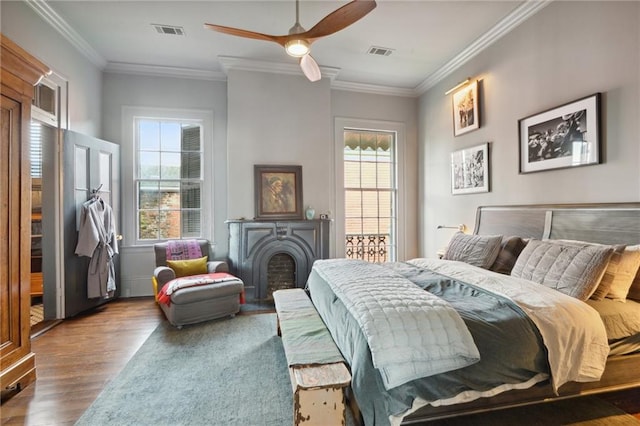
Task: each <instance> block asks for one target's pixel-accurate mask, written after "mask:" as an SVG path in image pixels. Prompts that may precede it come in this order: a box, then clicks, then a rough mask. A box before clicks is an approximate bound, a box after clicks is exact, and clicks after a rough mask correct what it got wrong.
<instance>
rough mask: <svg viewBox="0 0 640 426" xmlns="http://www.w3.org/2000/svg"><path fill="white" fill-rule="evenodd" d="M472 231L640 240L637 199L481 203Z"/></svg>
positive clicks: (604, 241)
mask: <svg viewBox="0 0 640 426" xmlns="http://www.w3.org/2000/svg"><path fill="white" fill-rule="evenodd" d="M475 233H476V234H480V235H492V234H495V235H518V236H521V237H525V238H537V239H546V238H550V239H570V240H581V241H590V242H594V243H601V244H640V203H602V204H533V205H520V206H481V207H478V210H477V212H476V224H475Z"/></svg>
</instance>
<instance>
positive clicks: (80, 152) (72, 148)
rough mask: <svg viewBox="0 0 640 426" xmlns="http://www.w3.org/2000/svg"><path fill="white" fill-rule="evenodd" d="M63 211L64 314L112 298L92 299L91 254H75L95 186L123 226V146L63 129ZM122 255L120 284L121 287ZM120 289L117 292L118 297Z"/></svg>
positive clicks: (67, 316)
mask: <svg viewBox="0 0 640 426" xmlns="http://www.w3.org/2000/svg"><path fill="white" fill-rule="evenodd" d="M62 149H63V157H64V158H63V174H64V178H63V185H64V191H63V200H62V203H63V210H64V212H63V214H64V264H65V269H64V270H65V272H64V274H65V280H64V283H65V289H64V301H65V303H64V305H65V312H64V317H65V318H69V317H71V316H74V315H76V314H78V313H80V312H82V311H86V310H88V309H91V308H94V307H96V306H99V305H102V304H104V303H106V302H108V301H109V300H111V299H103V298H97V299H95V298H94V299H89V298H88V296H87V294H88V293H87V273H88V271H89V260H90V259H89V258H88V257H80V256H78V255H76V254H75V249H76V244H77V242H78V229H79V224H80V208H81V206H82V204H83V203H84V202H85V201H87V200H88V199H89V198H90V197H91V195H92V192H93V191H94V190H97V189H99V196H100V198H102V199H103V200H104V201H105V202H106V203H108V204H109V205H110V206H111V208H112V209H113V213H114V216H115V221H116V227H117V229H119V227H120V146H119V145H117V144H114V143H112V142H107V141H104V140H101V139H96V138H93V137H90V136H87V135H83V134H80V133H76V132H72V131H64V132H63V148H62ZM117 260H118V256H116V287H117V288H118V289H119V288H120V273H119V267H118V265H119V262H118V261H117ZM118 295H119V291H116V294H115V296H114V298H115V297H117V296H118Z"/></svg>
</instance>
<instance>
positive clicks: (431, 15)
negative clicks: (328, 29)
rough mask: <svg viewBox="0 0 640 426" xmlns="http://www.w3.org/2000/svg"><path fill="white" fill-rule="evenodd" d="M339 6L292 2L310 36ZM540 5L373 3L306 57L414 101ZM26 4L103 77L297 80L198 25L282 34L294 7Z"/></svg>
mask: <svg viewBox="0 0 640 426" xmlns="http://www.w3.org/2000/svg"><path fill="white" fill-rule="evenodd" d="M346 3H347V1H332V0H331V1H330V0H322V1H312V0H301V1H300V23H301V24H302V26H303V27H305V28H306V29H310V28H311V27H313V26H314V25H315V24H316V23H317V22H318V21H319V20H321V19H322V18H323V17H324V16H326V15H327V14H329V13H331V12H332V11H333V10H335V9H337V8H338V7H340V6H342V5H344V4H346ZM544 3H545V2H542V3H541V2H538V1H505V0H501V1H484V0H471V1H452V0H450V1H445V0H442V1H425V0H421V1H418V0H414V1H402V0H379V1H378V6H377V8H376V9H374V10H373V11H372V12H371V13H369V14H368V15H367V16H365V17H364V18H362V19H361V20H359V21H358V22H356V23H355V24H353V25H351V26H349V27H347V28H346V29H344V30H342V31H340V32H338V33H335V34H333V35H331V36H328V37H325V38H322V39H320V40H318V41H316V42H315V43H314V44H313V45H312V48H311V53H312V56H313V57H314V58H315V60H316V61H317V62H318V64H319V65H320V66H321V67H322V68H323V71H327V73H326V74H325V76H326V75H330V76H331V78H333V84H338V85H340V84H342V85H350V84H352V85H361V86H363V87H365V86H371V87H385V88H387V89H394V90H398V91H400V92H402V91H405V92H407V93H418V92H420V87H423V88H424V86H425V84H427V85H429V84H435V82H437V81H436V80H438V79H440V78H442V77H444V76H445V75H446V74H447V73H448V72H450V71H452V70H453V69H455V68H456V67H457V65H459V64H461V63H463V62H464V60H466V59H468V57H470V56H472V55H473V53H474V52H476V51H478V50H481V49H482V48H484V47H485V46H486V45H488V44H490V43H491V42H492V41H494V40H495V39H497V38H499V36H501V35H502V34H504V33H506V32H508V31H509V30H510V29H512V28H513V27H515V26H516V25H518V24H519V23H520V22H522V21H523V20H524V19H527V18H528V17H529V16H530V15H532V14H533V13H535V12H536V11H537V10H538V9H539V8H541V7H543V4H544ZM29 4H30V5H31V6H32V7H33V8H34V9H35V10H36V11H37V12H38V13H40V15H41V16H43V17H45V19H47V20H48V21H49V22H50V23H52V25H53V26H54V27H56V28H57V29H59V30H60V31H61V32H62V33H63V35H65V36H66V37H67V38H68V39H69V40H70V41H72V42H73V43H74V44H75V45H76V47H78V48H79V49H81V50H82V51H83V53H85V55H87V56H88V57H89V58H90V59H91V60H92V61H93V62H94V63H96V64H97V65H99V66H100V67H102V68H106V69H107V70H113V71H117V70H120V71H122V70H128V71H140V72H150V73H162V72H163V69H164V70H165V71H166V70H173V72H177V71H178V70H179V72H182V73H183V74H186V75H188V74H192V75H193V76H199V77H201V78H212V79H215V78H224V71H225V69H226V67H228V66H229V63H233V64H236V65H237V64H238V63H239V62H243V61H244V62H245V63H251V64H253V65H254V66H255V64H262V65H261V66H266V67H267V68H268V67H270V66H273V67H275V68H274V69H281V70H289V71H290V72H295V73H297V72H299V71H298V67H297V62H296V60H295V59H294V58H290V57H288V56H287V55H286V54H285V52H284V50H283V49H282V47H280V46H279V45H277V44H275V43H271V42H266V41H261V40H251V39H244V38H240V37H234V36H230V35H226V34H221V33H217V32H214V31H211V30H208V29H206V28H204V26H203V24H204V23H205V22H208V23H213V24H219V25H225V26H231V27H237V28H242V29H247V30H251V31H256V32H262V33H268V34H276V35H282V34H287V33H288V31H289V28H290V27H291V26H292V25H293V24H294V22H295V2H294V0H287V1H276V0H261V1H244V0H234V1H229V0H227V1H222V0H208V1H182V0H173V1H167V0H160V1H158V0H155V1H153V0H142V1H114V0H106V1H102V0H87V1H79V0H73V1H58V0H49V1H45V0H30V2H29ZM151 24H162V25H172V26H180V27H183V28H184V32H185V36H175V35H165V34H159V33H157V32H156V30H155V29H154V28H153V27H152V25H151ZM371 46H378V47H384V48H390V49H394V50H393V53H392V54H391V55H390V56H386V57H383V56H373V55H370V54H368V53H367V51H368V50H369V48H370V47H371ZM265 64H266V65H265ZM426 88H428V87H426Z"/></svg>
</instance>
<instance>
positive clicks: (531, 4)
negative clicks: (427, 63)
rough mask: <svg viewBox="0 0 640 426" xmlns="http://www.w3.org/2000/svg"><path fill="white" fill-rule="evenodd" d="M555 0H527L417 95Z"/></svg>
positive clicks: (424, 84)
mask: <svg viewBox="0 0 640 426" xmlns="http://www.w3.org/2000/svg"><path fill="white" fill-rule="evenodd" d="M552 1H553V0H526V1H525V2H524V3H523V4H521V5H520V6H518V7H517V8H515V9H514V10H513V11H512V12H511V13H510V14H508V15H507V16H505V17H504V18H503V19H502V20H500V22H498V23H497V24H496V25H495V26H494V27H493V28H491V29H490V30H489V31H487V32H486V33H484V34H483V35H481V36H480V37H479V38H477V39H476V40H475V41H474V42H473V43H471V44H470V45H469V46H467V47H466V48H465V49H464V50H463V51H462V52H460V53H458V54H457V55H456V56H455V57H454V58H453V59H451V60H450V61H449V62H447V63H446V64H444V65H443V66H442V67H440V68H439V69H438V70H437V71H435V72H434V73H432V74H431V75H429V77H427V78H426V79H425V80H424V81H423V82H422V83H420V84H419V85H418V86H416V88H415V92H416V94H417V95H422V94H424V93H425V92H426V91H427V90H429V89H431V88H432V87H434V86H435V85H436V84H438V83H439V82H440V81H442V80H443V79H444V78H445V77H447V76H448V75H449V74H451V73H452V72H454V71H455V70H457V69H458V68H460V67H461V66H462V65H464V64H465V63H466V62H467V61H469V60H470V59H471V58H473V57H474V56H476V55H477V54H479V53H480V52H482V51H483V50H484V49H486V48H487V47H489V46H491V45H492V44H493V43H495V42H496V41H497V40H499V39H500V38H501V37H502V36H504V35H506V34H507V33H509V32H510V31H511V30H513V29H514V28H516V27H517V26H518V25H520V24H521V23H522V22H524V21H526V20H527V19H529V18H530V17H531V16H533V15H535V14H536V13H538V12H539V11H540V10H541V9H543V8H544V7H546V6H548V5H549V4H550V3H551V2H552Z"/></svg>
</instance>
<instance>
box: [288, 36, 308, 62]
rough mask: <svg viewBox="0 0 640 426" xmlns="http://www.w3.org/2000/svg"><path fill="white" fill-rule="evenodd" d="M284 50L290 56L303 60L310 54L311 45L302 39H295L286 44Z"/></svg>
mask: <svg viewBox="0 0 640 426" xmlns="http://www.w3.org/2000/svg"><path fill="white" fill-rule="evenodd" d="M284 49H285V50H286V51H287V54H288V55H289V56H293V57H294V58H301V57H303V56H304V55H306V54H307V53H309V43H308V42H307V41H306V40H302V39H293V40H289V41H288V42H286V43H285V45H284Z"/></svg>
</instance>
